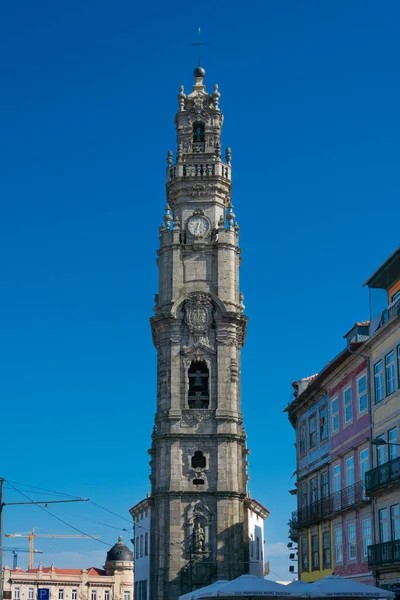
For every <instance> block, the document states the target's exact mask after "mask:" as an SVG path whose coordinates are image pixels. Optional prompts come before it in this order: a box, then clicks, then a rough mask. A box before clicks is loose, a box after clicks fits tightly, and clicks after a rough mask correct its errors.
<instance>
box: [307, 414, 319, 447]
mask: <svg viewBox="0 0 400 600" xmlns="http://www.w3.org/2000/svg"><path fill="white" fill-rule="evenodd" d="M312 422H313V423H314V431H312V430H311V423H312ZM312 434H314V439H315V443H314V444H313V445H311V435H312ZM317 445H318V440H317V413H316V412H315V413H313V414H312V415H310V417H309V419H308V447H309V449H310V450H314V449H315V448H316V447H317Z"/></svg>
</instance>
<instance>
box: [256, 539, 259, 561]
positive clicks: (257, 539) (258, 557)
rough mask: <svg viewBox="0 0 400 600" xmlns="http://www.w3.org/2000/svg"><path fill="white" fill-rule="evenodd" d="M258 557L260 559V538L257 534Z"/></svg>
mask: <svg viewBox="0 0 400 600" xmlns="http://www.w3.org/2000/svg"><path fill="white" fill-rule="evenodd" d="M256 558H257V560H260V538H259V537H258V535H257V536H256Z"/></svg>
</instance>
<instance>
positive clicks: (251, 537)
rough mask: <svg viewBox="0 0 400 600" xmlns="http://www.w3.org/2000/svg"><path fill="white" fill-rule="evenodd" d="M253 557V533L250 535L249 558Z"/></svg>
mask: <svg viewBox="0 0 400 600" xmlns="http://www.w3.org/2000/svg"><path fill="white" fill-rule="evenodd" d="M253 557H254V538H253V534H251V535H250V558H253Z"/></svg>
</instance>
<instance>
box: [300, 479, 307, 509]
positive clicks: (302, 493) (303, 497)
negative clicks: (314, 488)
mask: <svg viewBox="0 0 400 600" xmlns="http://www.w3.org/2000/svg"><path fill="white" fill-rule="evenodd" d="M306 506H307V484H306V483H302V484H301V486H300V508H305V507H306Z"/></svg>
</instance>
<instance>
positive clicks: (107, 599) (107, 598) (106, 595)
mask: <svg viewBox="0 0 400 600" xmlns="http://www.w3.org/2000/svg"><path fill="white" fill-rule="evenodd" d="M104 600H110V590H104Z"/></svg>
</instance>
